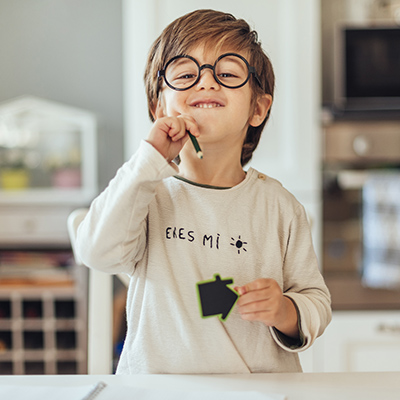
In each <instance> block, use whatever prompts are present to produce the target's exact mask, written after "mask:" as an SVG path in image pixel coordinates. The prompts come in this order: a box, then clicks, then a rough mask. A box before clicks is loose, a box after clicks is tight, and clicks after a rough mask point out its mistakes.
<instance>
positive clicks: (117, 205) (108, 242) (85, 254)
mask: <svg viewBox="0 0 400 400" xmlns="http://www.w3.org/2000/svg"><path fill="white" fill-rule="evenodd" d="M175 173H176V170H175V169H174V168H173V167H172V166H171V165H170V164H169V163H168V162H167V161H166V160H165V159H164V157H163V156H162V155H161V154H160V153H159V152H158V151H157V150H156V149H155V148H154V147H153V146H152V145H151V144H149V143H147V142H145V141H142V142H141V144H140V147H139V149H138V151H137V152H136V153H135V154H134V155H133V156H132V157H131V158H130V159H129V160H128V161H127V162H126V163H125V164H124V165H123V166H122V167H121V168H120V169H119V170H118V171H117V174H116V175H115V177H114V178H113V179H112V180H111V181H110V183H109V185H108V186H107V188H106V189H105V190H104V191H103V192H102V193H101V194H100V195H99V196H98V197H97V198H96V199H94V200H93V202H92V204H91V205H90V208H89V211H88V214H87V215H86V217H85V218H84V220H83V221H82V222H81V224H80V225H79V227H78V231H77V239H76V244H75V249H76V252H77V255H78V256H79V258H80V259H81V260H82V262H83V263H84V264H85V265H86V266H88V267H90V268H93V269H97V270H100V271H104V272H109V273H112V274H116V273H121V272H123V273H127V274H132V273H133V271H134V268H135V265H136V263H137V262H138V261H139V260H140V259H141V258H142V257H143V254H144V250H145V247H146V236H147V228H146V221H147V215H148V207H149V204H150V202H151V201H152V200H153V198H154V196H155V192H156V187H157V185H158V184H159V183H160V182H161V180H162V179H164V178H167V177H169V176H172V175H173V174H175Z"/></svg>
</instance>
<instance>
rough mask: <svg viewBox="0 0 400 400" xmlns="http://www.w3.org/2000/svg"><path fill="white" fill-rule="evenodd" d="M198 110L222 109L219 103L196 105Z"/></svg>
mask: <svg viewBox="0 0 400 400" xmlns="http://www.w3.org/2000/svg"><path fill="white" fill-rule="evenodd" d="M196 107H197V108H214V107H221V106H220V104H218V103H199V104H196Z"/></svg>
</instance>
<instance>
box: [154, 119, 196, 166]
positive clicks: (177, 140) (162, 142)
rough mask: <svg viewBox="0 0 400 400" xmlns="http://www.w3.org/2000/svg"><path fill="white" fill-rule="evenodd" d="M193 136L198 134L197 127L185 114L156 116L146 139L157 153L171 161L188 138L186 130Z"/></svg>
mask: <svg viewBox="0 0 400 400" xmlns="http://www.w3.org/2000/svg"><path fill="white" fill-rule="evenodd" d="M187 130H188V131H190V133H191V134H192V135H193V136H196V137H198V136H199V128H198V126H197V123H196V121H195V120H194V118H192V117H190V116H187V115H179V116H177V117H162V118H158V119H157V120H156V121H155V123H154V124H153V127H152V128H151V130H150V133H149V136H148V137H147V141H148V142H149V143H150V144H151V145H152V146H153V147H155V148H156V150H158V152H159V153H161V155H162V156H163V157H164V158H165V159H166V160H167V161H168V162H171V161H172V160H173V159H174V158H175V157H176V156H177V155H178V154H179V152H180V151H181V150H182V147H183V145H184V144H185V143H186V141H187V140H188V138H189V135H188V134H187V132H186V131H187Z"/></svg>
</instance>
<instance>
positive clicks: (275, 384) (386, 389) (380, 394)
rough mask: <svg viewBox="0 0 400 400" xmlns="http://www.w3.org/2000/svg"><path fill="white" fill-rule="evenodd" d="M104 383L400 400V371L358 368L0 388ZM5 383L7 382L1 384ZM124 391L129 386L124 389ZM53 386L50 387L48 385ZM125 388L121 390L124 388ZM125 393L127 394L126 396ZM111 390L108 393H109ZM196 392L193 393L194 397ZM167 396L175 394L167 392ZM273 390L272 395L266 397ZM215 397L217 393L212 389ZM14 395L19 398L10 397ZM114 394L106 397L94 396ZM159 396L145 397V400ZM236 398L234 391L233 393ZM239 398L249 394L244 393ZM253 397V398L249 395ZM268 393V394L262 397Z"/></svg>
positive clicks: (29, 380)
mask: <svg viewBox="0 0 400 400" xmlns="http://www.w3.org/2000/svg"><path fill="white" fill-rule="evenodd" d="M100 381H102V382H105V383H106V384H107V385H108V386H109V388H110V390H111V391H112V389H113V387H114V388H115V389H116V390H118V392H119V393H120V394H121V393H122V394H123V395H122V396H119V397H118V399H119V400H125V399H126V400H128V399H132V393H131V392H132V391H133V389H132V387H135V388H144V389H149V390H151V389H160V390H161V391H163V393H164V395H166V394H167V392H170V391H174V390H178V391H189V396H186V397H182V396H181V395H179V396H177V397H173V398H174V399H181V398H196V399H199V398H203V397H204V396H205V398H207V397H209V396H207V395H206V394H205V393H204V395H203V394H201V393H197V394H196V393H195V392H202V391H203V392H205V391H209V392H210V394H212V393H215V392H216V391H217V392H221V393H220V395H221V397H219V395H218V398H221V399H225V398H228V397H229V396H227V393H226V392H228V391H235V392H240V391H243V392H247V391H248V392H250V391H252V392H254V391H256V392H259V393H264V394H265V399H268V398H272V399H274V398H283V397H282V396H279V397H274V395H279V394H280V395H284V396H285V398H286V400H381V399H382V400H399V398H400V372H360V373H287V374H286V373H282V374H272V373H271V374H244V375H131V376H116V375H42V376H32V375H31V376H29V375H27V376H0V390H1V389H3V390H5V389H7V388H6V386H7V385H13V386H14V387H16V388H17V387H18V388H19V390H21V386H22V387H23V389H22V390H23V391H25V390H26V397H23V398H31V397H30V396H29V390H30V389H31V391H32V392H33V389H34V388H32V387H33V386H47V387H52V388H53V389H54V388H57V390H58V389H59V390H61V389H62V388H63V387H66V386H68V387H71V386H77V385H88V384H96V383H98V382H100ZM2 386H3V387H2ZM124 388H125V389H126V390H125V389H124ZM129 388H131V389H129ZM50 389H51V388H50ZM121 390H122V391H121ZM125 393H126V396H125ZM106 394H107V392H106V391H105V392H104V395H106ZM193 394H194V396H193ZM164 395H163V396H162V397H163V398H168V399H170V398H172V397H171V394H169V396H164ZM268 395H270V396H271V397H268ZM213 396H214V397H212V398H215V397H216V396H215V394H213ZM12 398H13V400H19V398H20V397H19V398H18V399H17V398H15V397H12ZM97 398H98V399H99V400H102V399H112V396H110V395H108V396H103V393H101V395H100V396H99V397H96V399H97ZM148 398H151V399H156V398H157V399H159V398H160V397H151V396H150V397H146V399H148ZM235 398H236V396H235ZM240 398H241V399H246V394H245V393H243V397H240ZM250 398H253V397H251V396H250ZM262 398H264V397H262Z"/></svg>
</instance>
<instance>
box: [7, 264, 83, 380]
mask: <svg viewBox="0 0 400 400" xmlns="http://www.w3.org/2000/svg"><path fill="white" fill-rule="evenodd" d="M76 268H78V267H76ZM86 275H87V271H86V270H85V269H83V268H82V269H79V272H78V271H77V273H74V277H76V278H77V280H76V281H75V283H74V284H69V285H61V286H59V285H57V284H56V285H49V284H48V283H46V284H45V285H41V284H38V282H36V284H26V282H24V283H23V284H22V283H20V284H18V285H14V284H13V285H8V284H6V285H2V284H0V305H1V307H0V308H1V313H0V375H1V374H7V375H10V374H18V375H23V374H85V373H87V324H86V321H87V300H86V290H82V286H83V285H86Z"/></svg>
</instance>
